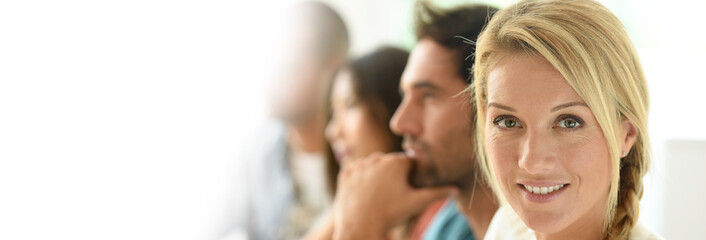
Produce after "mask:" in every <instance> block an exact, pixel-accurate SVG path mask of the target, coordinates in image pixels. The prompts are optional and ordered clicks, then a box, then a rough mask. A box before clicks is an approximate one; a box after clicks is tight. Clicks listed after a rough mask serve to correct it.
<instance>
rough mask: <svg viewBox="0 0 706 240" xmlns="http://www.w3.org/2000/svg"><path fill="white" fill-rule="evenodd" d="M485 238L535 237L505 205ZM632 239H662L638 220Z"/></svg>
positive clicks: (496, 214) (493, 239)
mask: <svg viewBox="0 0 706 240" xmlns="http://www.w3.org/2000/svg"><path fill="white" fill-rule="evenodd" d="M484 239H485V240H511V239H532V240H534V239H536V237H535V236H534V232H532V230H531V229H529V228H528V227H527V226H525V224H524V222H522V219H520V217H519V216H517V214H516V213H515V212H514V211H513V210H512V208H510V207H507V206H502V207H500V208H498V211H497V212H496V213H495V216H493V219H492V220H491V221H490V226H488V231H487V232H486V234H485V237H484ZM630 239H632V240H663V239H664V238H662V237H661V236H659V235H658V234H656V233H654V232H653V231H651V230H650V229H648V228H647V227H646V226H645V225H643V224H642V223H640V222H638V223H637V225H635V227H634V228H633V230H632V232H631V236H630Z"/></svg>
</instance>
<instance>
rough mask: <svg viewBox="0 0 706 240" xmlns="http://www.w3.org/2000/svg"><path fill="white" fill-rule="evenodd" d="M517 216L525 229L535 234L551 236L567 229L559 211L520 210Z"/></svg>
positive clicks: (562, 215) (562, 214)
mask: <svg viewBox="0 0 706 240" xmlns="http://www.w3.org/2000/svg"><path fill="white" fill-rule="evenodd" d="M517 214H518V215H519V217H520V218H521V219H522V222H524V223H525V225H526V226H527V227H529V228H530V229H532V230H533V231H535V232H537V233H543V234H553V233H558V232H561V231H562V230H563V229H566V228H567V221H565V219H564V218H565V217H564V213H562V211H561V210H553V211H552V210H522V211H517Z"/></svg>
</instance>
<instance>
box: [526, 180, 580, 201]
mask: <svg viewBox="0 0 706 240" xmlns="http://www.w3.org/2000/svg"><path fill="white" fill-rule="evenodd" d="M567 187H569V184H568V183H524V184H523V183H518V184H517V188H518V189H519V191H521V192H522V195H523V196H524V197H525V198H526V199H527V200H530V201H531V202H535V203H548V202H551V201H552V200H554V199H556V198H557V197H558V196H559V195H560V194H561V193H563V192H564V191H565V190H566V188H567Z"/></svg>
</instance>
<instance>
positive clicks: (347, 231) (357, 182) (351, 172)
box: [333, 153, 458, 239]
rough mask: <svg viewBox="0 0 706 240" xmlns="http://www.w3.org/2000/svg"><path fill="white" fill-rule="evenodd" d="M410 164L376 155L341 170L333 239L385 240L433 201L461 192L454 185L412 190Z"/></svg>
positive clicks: (394, 155)
mask: <svg viewBox="0 0 706 240" xmlns="http://www.w3.org/2000/svg"><path fill="white" fill-rule="evenodd" d="M411 165H412V161H411V160H410V159H408V158H407V157H405V156H404V154H402V153H389V154H381V153H374V154H371V155H370V156H368V157H366V158H364V159H359V160H357V161H354V162H351V163H350V164H348V165H347V166H346V167H344V168H343V169H341V172H340V173H339V175H338V187H337V192H336V198H335V200H334V204H333V215H334V216H333V217H334V223H335V228H334V229H335V232H334V238H335V239H384V238H385V234H386V233H387V231H388V230H389V229H391V228H392V227H394V226H396V225H398V224H401V223H403V222H404V221H405V220H407V219H409V218H410V217H412V216H413V215H414V214H416V213H419V212H421V211H422V210H423V209H424V208H425V207H426V206H427V205H428V204H430V203H431V202H433V201H434V200H437V199H441V198H444V197H448V196H450V195H452V194H456V193H457V192H458V190H457V189H456V188H455V187H453V186H448V187H434V188H420V189H415V188H412V186H410V184H409V182H408V174H409V170H410V167H411Z"/></svg>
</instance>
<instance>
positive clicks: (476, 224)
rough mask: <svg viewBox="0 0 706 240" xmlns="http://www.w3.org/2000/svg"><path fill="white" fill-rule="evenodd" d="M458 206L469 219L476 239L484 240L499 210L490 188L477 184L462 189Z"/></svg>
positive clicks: (457, 199) (457, 198)
mask: <svg viewBox="0 0 706 240" xmlns="http://www.w3.org/2000/svg"><path fill="white" fill-rule="evenodd" d="M474 185H475V187H474ZM474 188H475V190H474ZM456 204H457V206H458V208H459V210H460V211H461V212H462V213H463V215H465V216H466V219H468V223H469V224H470V225H471V229H472V230H473V235H474V236H475V239H483V238H484V237H485V232H486V231H487V230H488V226H489V225H490V220H491V219H493V216H494V215H495V211H497V210H498V204H497V202H496V201H495V197H494V195H493V192H492V190H491V189H490V187H488V186H487V185H485V184H482V183H477V182H475V183H474V184H471V186H469V187H468V188H467V189H465V188H464V189H461V192H460V193H459V195H458V196H457V197H456Z"/></svg>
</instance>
